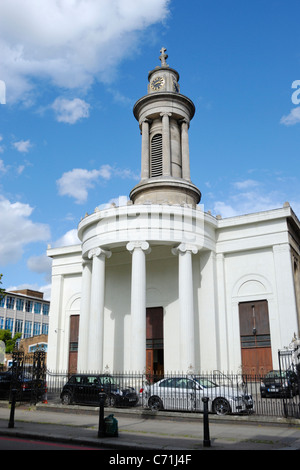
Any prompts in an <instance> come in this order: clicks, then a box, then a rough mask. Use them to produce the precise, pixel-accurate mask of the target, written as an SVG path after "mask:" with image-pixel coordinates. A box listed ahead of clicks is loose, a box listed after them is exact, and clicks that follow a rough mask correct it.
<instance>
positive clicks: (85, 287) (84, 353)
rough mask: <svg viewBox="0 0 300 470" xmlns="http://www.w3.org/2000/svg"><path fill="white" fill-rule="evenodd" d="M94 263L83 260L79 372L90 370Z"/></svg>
mask: <svg viewBox="0 0 300 470" xmlns="http://www.w3.org/2000/svg"><path fill="white" fill-rule="evenodd" d="M91 279H92V263H91V261H90V260H83V262H82V281H81V305H80V319H79V338H78V360H77V370H78V372H85V371H87V370H88V344H89V339H88V337H89V316H90V300H91Z"/></svg>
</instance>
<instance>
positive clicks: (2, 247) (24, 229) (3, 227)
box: [0, 196, 50, 265]
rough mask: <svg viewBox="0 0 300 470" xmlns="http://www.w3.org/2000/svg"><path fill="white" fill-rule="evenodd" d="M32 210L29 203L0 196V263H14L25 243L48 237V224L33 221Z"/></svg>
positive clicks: (20, 255) (20, 254)
mask: <svg viewBox="0 0 300 470" xmlns="http://www.w3.org/2000/svg"><path fill="white" fill-rule="evenodd" d="M32 212H33V208H32V207H30V206H29V204H23V203H21V202H15V203H11V202H10V201H9V200H8V199H5V198H4V197H3V196H0V216H1V224H0V240H1V244H0V265H6V264H9V263H16V262H17V261H18V260H19V259H20V258H21V257H22V254H23V251H24V248H25V246H26V245H28V244H30V243H33V242H39V241H46V240H48V239H49V237H50V230H49V227H48V225H46V224H41V223H36V222H33V221H32V220H31V219H30V217H31V216H32Z"/></svg>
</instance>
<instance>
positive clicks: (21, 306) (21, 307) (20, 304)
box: [16, 298, 24, 312]
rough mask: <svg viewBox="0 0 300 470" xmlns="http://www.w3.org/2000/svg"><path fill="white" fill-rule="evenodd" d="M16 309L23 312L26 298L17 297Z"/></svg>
mask: <svg viewBox="0 0 300 470" xmlns="http://www.w3.org/2000/svg"><path fill="white" fill-rule="evenodd" d="M16 309H17V310H19V311H20V312H23V310H24V299H18V298H17V299H16Z"/></svg>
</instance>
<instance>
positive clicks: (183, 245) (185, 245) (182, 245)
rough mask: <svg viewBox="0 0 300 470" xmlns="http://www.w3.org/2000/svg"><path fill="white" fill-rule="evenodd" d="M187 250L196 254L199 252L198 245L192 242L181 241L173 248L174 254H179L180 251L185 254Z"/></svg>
mask: <svg viewBox="0 0 300 470" xmlns="http://www.w3.org/2000/svg"><path fill="white" fill-rule="evenodd" d="M186 252H189V253H192V254H193V255H196V254H197V253H198V248H197V246H196V245H192V244H191V243H180V245H178V246H176V247H174V248H172V253H173V255H178V254H179V253H181V254H184V253H186Z"/></svg>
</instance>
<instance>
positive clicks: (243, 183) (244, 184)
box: [233, 180, 259, 189]
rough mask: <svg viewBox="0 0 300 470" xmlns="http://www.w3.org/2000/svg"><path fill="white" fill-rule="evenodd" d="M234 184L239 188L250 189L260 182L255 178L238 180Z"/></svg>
mask: <svg viewBox="0 0 300 470" xmlns="http://www.w3.org/2000/svg"><path fill="white" fill-rule="evenodd" d="M233 185H234V186H235V187H236V188H237V189H248V188H254V187H256V186H258V185H259V182H258V181H255V180H245V181H236V182H235V183H233Z"/></svg>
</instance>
